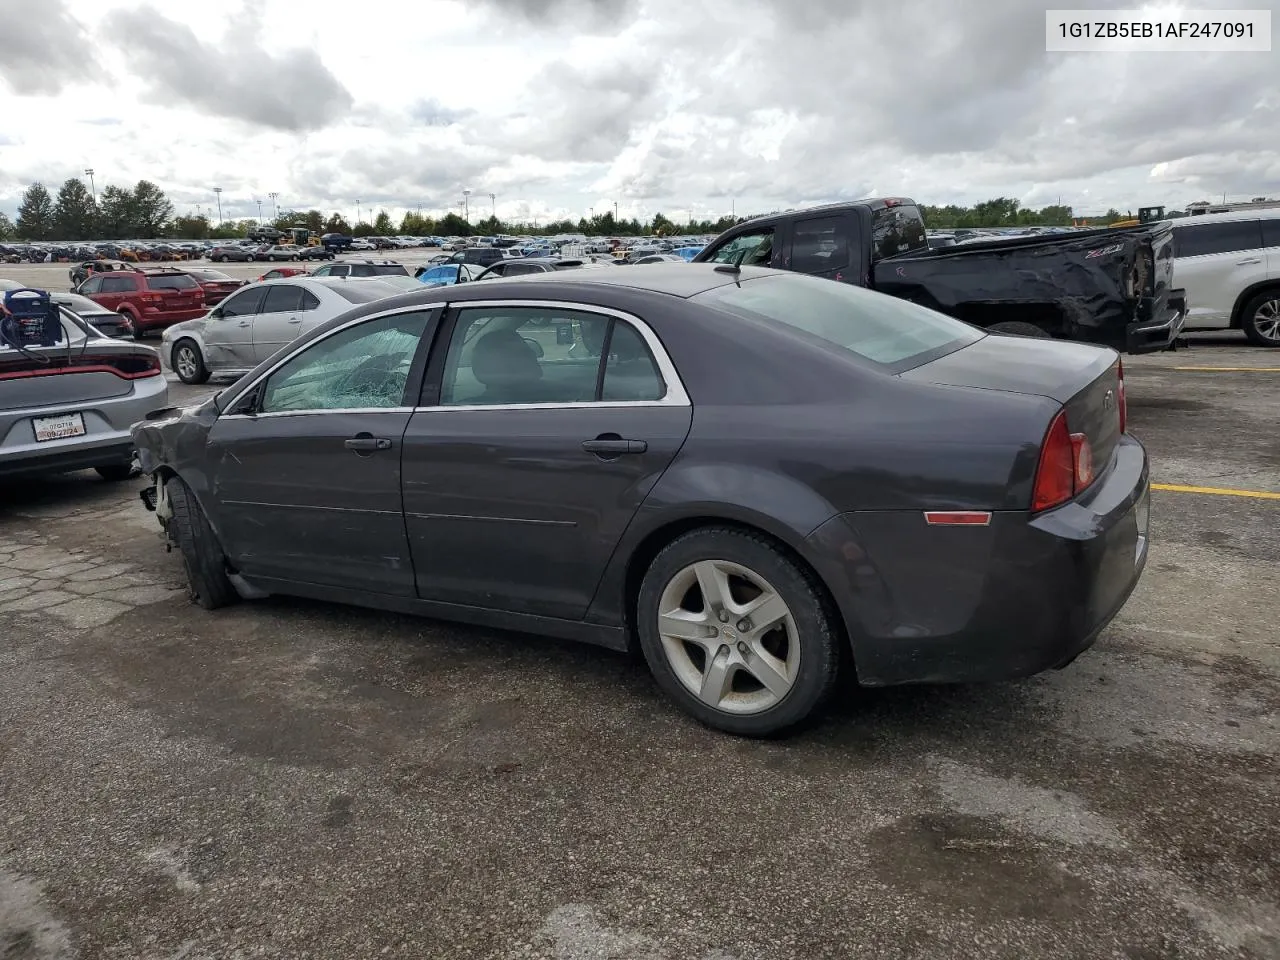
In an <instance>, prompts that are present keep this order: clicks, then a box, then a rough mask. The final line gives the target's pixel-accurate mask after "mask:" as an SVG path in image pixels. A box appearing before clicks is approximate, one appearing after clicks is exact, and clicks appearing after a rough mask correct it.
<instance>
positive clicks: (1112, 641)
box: [0, 344, 1280, 960]
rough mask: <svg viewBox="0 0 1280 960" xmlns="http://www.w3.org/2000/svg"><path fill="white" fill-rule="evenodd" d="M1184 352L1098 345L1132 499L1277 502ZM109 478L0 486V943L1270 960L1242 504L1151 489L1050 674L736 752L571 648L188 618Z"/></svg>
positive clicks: (1274, 839) (1259, 392)
mask: <svg viewBox="0 0 1280 960" xmlns="http://www.w3.org/2000/svg"><path fill="white" fill-rule="evenodd" d="M1189 357H1190V358H1193V362H1195V363H1212V364H1221V365H1224V366H1230V365H1244V364H1258V363H1259V362H1260V360H1261V359H1262V358H1260V356H1259V352H1258V351H1251V350H1247V349H1244V348H1239V347H1236V346H1232V345H1230V344H1215V345H1213V346H1205V347H1198V348H1196V349H1195V350H1193V351H1190V352H1189V353H1179V354H1175V355H1162V356H1160V357H1154V358H1134V359H1132V360H1130V359H1129V358H1126V363H1125V366H1126V371H1127V372H1128V376H1129V397H1130V405H1131V409H1130V419H1131V423H1132V429H1133V430H1134V432H1135V433H1136V434H1137V435H1138V436H1139V437H1140V438H1142V439H1143V440H1144V442H1146V443H1147V444H1148V447H1149V449H1150V451H1151V454H1152V460H1153V473H1154V476H1155V479H1156V480H1157V481H1159V480H1165V481H1167V482H1174V483H1191V482H1200V483H1205V482H1213V483H1215V484H1217V485H1222V486H1243V485H1253V486H1255V487H1256V488H1259V489H1270V490H1280V440H1278V439H1277V435H1276V432H1275V424H1276V422H1278V421H1280V391H1278V390H1277V385H1280V378H1278V377H1277V375H1274V374H1272V375H1271V376H1270V377H1267V376H1266V375H1263V374H1243V375H1235V374H1231V375H1227V374H1216V375H1215V374H1194V375H1192V374H1183V373H1180V372H1178V371H1175V370H1173V369H1172V367H1173V366H1175V365H1177V363H1178V362H1187V360H1188V358H1189ZM200 392H207V391H200ZM173 394H174V398H175V400H178V401H179V402H185V401H186V400H189V399H191V398H192V397H193V396H195V395H196V392H194V391H192V390H190V389H188V388H184V387H177V386H175V387H174V388H173ZM1197 470H1200V471H1202V472H1201V473H1197V472H1196V471H1197ZM1210 474H1212V478H1211V477H1210V476H1209V475H1210ZM139 486H140V483H137V482H133V483H124V484H109V483H105V482H102V481H100V480H98V479H97V478H96V476H95V475H93V474H87V473H86V474H70V475H66V476H63V477H57V478H53V479H50V480H49V481H48V482H47V483H41V484H22V485H11V486H8V487H3V488H0V958H3V960H71V958H94V960H96V958H104V960H126V958H127V960H232V958H234V960H239V958H249V957H255V958H258V957H266V958H290V960H292V958H300V957H312V958H329V957H332V958H341V960H350V958H353V957H402V958H414V960H417V958H424V957H432V958H436V957H440V958H452V957H459V958H495V960H515V958H523V957H535V958H557V960H588V958H600V960H604V958H609V960H685V958H690V960H776V958H797V960H799V958H804V960H809V958H833V960H834V958H841V960H844V958H866V960H895V958H928V960H948V958H956V960H969V958H973V957H983V958H1000V960H1004V958H1008V960H1038V958H1046V960H1047V958H1052V960H1065V958H1081V960H1084V958H1089V960H1094V958H1116V960H1171V958H1177V960H1198V958H1215V960H1216V958H1234V960H1274V958H1277V957H1280V762H1278V761H1277V752H1278V748H1280V720H1278V717H1280V639H1278V637H1277V629H1276V627H1275V624H1277V623H1280V595H1278V594H1277V593H1276V592H1275V590H1274V586H1273V585H1274V583H1275V582H1276V579H1277V573H1278V572H1280V571H1278V565H1280V502H1275V501H1271V502H1267V501H1253V500H1243V499H1236V498H1214V497H1201V496H1191V495H1185V494H1177V493H1170V492H1162V491H1157V492H1155V494H1154V495H1153V506H1152V524H1153V529H1152V537H1153V540H1152V547H1151V549H1152V553H1151V557H1150V560H1149V562H1148V566H1147V570H1146V573H1145V575H1144V578H1143V581H1142V583H1141V584H1140V586H1139V588H1138V590H1137V592H1136V593H1135V594H1134V596H1133V598H1132V600H1131V601H1130V603H1129V604H1128V606H1126V608H1125V609H1124V611H1123V612H1122V614H1121V616H1120V617H1119V618H1118V619H1117V621H1116V622H1115V623H1114V624H1113V625H1112V626H1111V627H1110V628H1109V629H1108V630H1107V631H1106V632H1105V634H1104V635H1103V637H1102V638H1101V640H1100V641H1099V643H1098V644H1097V646H1096V647H1095V648H1093V649H1092V650H1090V651H1088V652H1087V653H1086V654H1085V655H1083V656H1082V657H1081V658H1080V659H1079V660H1078V661H1076V663H1074V664H1072V665H1071V666H1069V667H1068V668H1067V669H1065V670H1062V671H1058V672H1053V673H1049V674H1046V675H1043V676H1041V677H1037V678H1034V679H1032V680H1030V681H1025V682H1020V683H1011V684H993V685H988V686H973V687H954V688H916V689H896V690H881V691H864V692H857V691H854V690H848V691H845V692H844V694H843V695H842V696H841V697H840V702H839V703H838V704H837V705H836V706H835V707H834V708H833V710H832V711H831V714H830V716H828V717H827V718H826V719H824V721H823V722H821V723H820V724H818V725H817V727H816V728H815V729H813V730H810V731H808V732H806V733H804V734H801V735H799V736H796V737H793V738H791V739H789V740H785V741H779V742H750V741H743V740H736V739H733V738H730V737H726V736H723V735H720V734H715V733H712V732H710V731H707V730H704V729H702V728H701V727H699V726H697V725H696V724H694V723H693V722H691V721H689V720H688V719H686V718H685V717H684V716H683V715H681V714H679V713H677V712H676V711H675V710H674V709H673V708H672V707H671V706H669V705H668V704H667V703H666V702H665V700H664V699H663V698H662V696H661V695H660V694H659V693H658V691H657V690H656V688H655V687H654V685H653V684H652V682H651V681H650V680H649V678H648V676H647V674H646V673H645V671H644V669H643V667H642V665H640V664H637V663H635V662H632V661H630V660H628V659H626V658H624V657H620V656H617V655H615V654H612V653H609V652H606V651H603V650H598V649H594V648H589V647H583V646H576V645H572V644H567V643H556V642H549V641H545V640H540V639H535V638H531V637H526V636H522V635H519V634H506V633H499V632H496V631H489V630H479V629H471V628H465V627H457V626H450V625H448V624H442V623H439V622H435V621H430V620H420V619H412V618H407V617H400V616H393V615H387V614H380V613H376V612H373V611H367V610H358V609H351V608H344V607H336V606H330V605H326V604H322V603H313V602H305V601H298V600H286V599H274V598H273V599H269V600H265V601H260V602H255V603H244V604H240V605H238V606H235V607H232V608H229V609H226V610H220V611H216V612H214V613H207V612H205V611H202V610H200V609H198V608H196V607H194V606H192V605H191V604H190V603H189V602H188V601H187V599H186V593H185V582H184V578H183V574H182V567H181V561H180V559H179V558H178V556H177V554H176V553H172V554H170V553H166V552H165V551H164V549H163V546H162V543H161V541H160V540H159V539H158V537H157V528H156V527H155V524H154V520H153V518H152V517H151V515H149V514H147V513H146V511H145V510H144V509H143V507H142V505H141V504H140V503H139V501H138V499H137V488H138V487H139Z"/></svg>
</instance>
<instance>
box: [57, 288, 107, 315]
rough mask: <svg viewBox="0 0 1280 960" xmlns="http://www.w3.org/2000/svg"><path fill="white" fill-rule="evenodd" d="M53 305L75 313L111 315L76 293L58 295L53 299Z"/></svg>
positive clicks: (104, 308)
mask: <svg viewBox="0 0 1280 960" xmlns="http://www.w3.org/2000/svg"><path fill="white" fill-rule="evenodd" d="M53 299H54V302H55V303H58V304H59V305H61V306H64V307H67V308H69V309H71V310H74V311H75V312H76V313H113V312H114V311H111V310H108V309H107V308H106V307H104V306H102V305H101V304H98V303H95V302H94V301H92V300H90V299H89V298H88V297H82V296H80V294H78V293H60V294H58V295H57V296H56V297H54V298H53Z"/></svg>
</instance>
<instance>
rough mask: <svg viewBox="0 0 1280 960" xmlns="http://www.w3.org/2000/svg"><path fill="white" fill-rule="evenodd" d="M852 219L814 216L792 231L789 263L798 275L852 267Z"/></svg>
mask: <svg viewBox="0 0 1280 960" xmlns="http://www.w3.org/2000/svg"><path fill="white" fill-rule="evenodd" d="M849 233H850V231H849V218H848V217H845V216H834V217H811V218H809V219H806V220H797V221H795V223H794V225H793V226H792V228H791V254H790V257H789V258H788V262H787V264H786V266H787V267H789V269H791V270H794V271H796V273H831V272H832V271H835V270H843V269H845V268H846V267H848V266H849V248H850V246H851V244H850V236H849Z"/></svg>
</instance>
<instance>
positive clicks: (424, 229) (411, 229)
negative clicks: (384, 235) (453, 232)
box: [400, 210, 435, 237]
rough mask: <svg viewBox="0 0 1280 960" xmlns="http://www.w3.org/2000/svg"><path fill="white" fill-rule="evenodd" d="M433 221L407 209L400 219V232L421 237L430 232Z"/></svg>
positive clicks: (433, 227) (433, 225) (433, 224)
mask: <svg viewBox="0 0 1280 960" xmlns="http://www.w3.org/2000/svg"><path fill="white" fill-rule="evenodd" d="M434 229H435V223H434V222H432V220H431V219H430V218H429V217H424V216H423V215H422V214H420V213H415V212H414V211H412V210H411V211H409V212H408V213H406V214H405V215H404V216H403V217H402V218H401V219H400V233H402V234H404V235H406V236H410V237H421V236H425V235H428V234H430V233H431V232H432V231H433V230H434Z"/></svg>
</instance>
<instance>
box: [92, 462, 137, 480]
mask: <svg viewBox="0 0 1280 960" xmlns="http://www.w3.org/2000/svg"><path fill="white" fill-rule="evenodd" d="M94 469H95V470H97V471H98V476H100V477H101V478H102V479H103V480H110V481H111V482H112V483H116V482H119V481H120V480H128V479H129V478H130V477H133V476H136V475H137V470H136V468H135V467H134V465H133V464H132V463H104V464H103V465H102V466H100V467H94Z"/></svg>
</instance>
